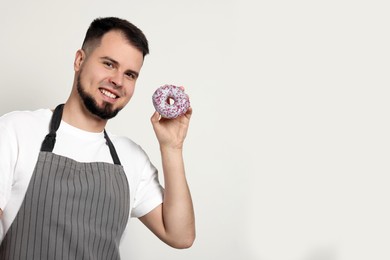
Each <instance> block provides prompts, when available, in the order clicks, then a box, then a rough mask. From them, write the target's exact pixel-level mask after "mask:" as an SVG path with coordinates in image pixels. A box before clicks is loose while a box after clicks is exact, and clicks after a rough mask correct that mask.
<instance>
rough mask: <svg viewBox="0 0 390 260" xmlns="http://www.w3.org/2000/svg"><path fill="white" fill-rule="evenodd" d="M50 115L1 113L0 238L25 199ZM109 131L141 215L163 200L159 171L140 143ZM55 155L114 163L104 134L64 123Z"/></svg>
mask: <svg viewBox="0 0 390 260" xmlns="http://www.w3.org/2000/svg"><path fill="white" fill-rule="evenodd" d="M52 114H53V113H52V111H51V110H50V109H40V110H36V111H18V112H11V113H8V114H6V115H4V116H2V117H0V208H1V209H3V216H2V217H1V218H0V242H1V241H2V240H3V238H4V236H5V233H6V232H7V230H8V229H9V227H10V226H11V224H12V222H13V220H14V218H15V217H16V214H17V212H18V210H19V208H20V206H21V204H22V202H23V199H24V196H25V193H26V191H27V187H28V184H29V181H30V179H31V176H32V173H33V171H34V168H35V164H36V162H37V159H38V155H39V152H40V148H41V144H42V141H43V139H44V138H45V136H46V135H47V133H48V132H49V124H50V119H51V116H52ZM107 134H108V136H109V137H110V139H111V141H112V143H113V144H114V146H115V149H116V152H117V154H118V157H119V160H120V161H121V164H122V166H123V168H124V171H125V173H126V176H127V180H128V182H129V187H130V214H131V217H141V216H143V215H145V214H147V213H148V212H150V211H151V210H152V209H154V208H155V207H157V206H158V205H160V204H161V203H162V200H163V188H162V187H161V185H160V183H159V181H158V175H157V170H156V168H155V167H154V166H153V165H152V164H151V162H150V160H149V158H148V156H147V155H146V153H145V152H144V151H143V150H142V148H141V147H140V146H139V145H137V144H136V143H134V142H133V141H131V140H130V139H128V138H126V137H121V136H116V135H113V134H111V133H110V132H107ZM53 153H55V154H58V155H62V156H65V157H68V158H71V159H73V160H76V161H79V162H108V163H113V161H112V157H111V154H110V151H109V148H108V146H107V144H106V140H105V138H104V133H103V132H101V133H91V132H87V131H84V130H80V129H78V128H75V127H73V126H71V125H69V124H67V123H65V122H64V121H62V122H61V124H60V127H59V129H58V131H57V137H56V143H55V146H54V150H53Z"/></svg>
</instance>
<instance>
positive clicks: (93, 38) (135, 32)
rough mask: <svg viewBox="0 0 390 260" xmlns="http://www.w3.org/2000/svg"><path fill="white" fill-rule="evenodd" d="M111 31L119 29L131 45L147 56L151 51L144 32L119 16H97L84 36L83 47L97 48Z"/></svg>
mask: <svg viewBox="0 0 390 260" xmlns="http://www.w3.org/2000/svg"><path fill="white" fill-rule="evenodd" d="M109 31H119V32H121V33H123V35H124V36H125V38H126V39H127V40H128V41H129V43H130V44H131V45H133V46H134V47H135V48H137V49H138V50H139V51H141V52H142V54H143V56H144V57H145V56H146V55H147V54H148V53H149V46H148V40H147V39H146V37H145V35H144V33H143V32H142V31H141V30H140V29H139V28H138V27H136V26H135V25H134V24H132V23H130V22H129V21H126V20H124V19H120V18H117V17H106V18H97V19H95V20H93V22H92V23H91V25H90V26H89V28H88V30H87V33H86V35H85V38H84V42H83V45H82V48H83V49H84V50H86V48H89V47H91V48H92V49H94V48H96V46H98V45H99V44H100V41H101V39H102V37H103V35H104V34H106V33H107V32H109Z"/></svg>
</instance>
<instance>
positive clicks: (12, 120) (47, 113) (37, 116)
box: [0, 109, 52, 127]
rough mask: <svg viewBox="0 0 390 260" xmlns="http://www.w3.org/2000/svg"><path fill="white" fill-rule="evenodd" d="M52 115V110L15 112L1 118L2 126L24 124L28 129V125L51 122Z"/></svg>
mask: <svg viewBox="0 0 390 260" xmlns="http://www.w3.org/2000/svg"><path fill="white" fill-rule="evenodd" d="M51 113H52V112H51V110H50V109H38V110H35V111H13V112H9V113H7V114H4V115H3V116H1V117H0V124H1V125H2V126H14V125H19V124H23V125H24V126H25V127H28V125H27V123H32V122H37V123H41V122H42V121H50V118H51Z"/></svg>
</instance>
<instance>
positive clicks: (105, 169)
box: [0, 17, 195, 259]
mask: <svg viewBox="0 0 390 260" xmlns="http://www.w3.org/2000/svg"><path fill="white" fill-rule="evenodd" d="M148 52H149V50H148V42H147V40H146V38H145V36H144V35H143V33H142V31H141V30H139V29H138V28H137V27H135V26H134V25H132V24H131V23H129V22H127V21H125V20H122V19H119V18H113V17H110V18H101V19H96V20H94V21H93V22H92V23H91V25H90V27H89V29H88V31H87V34H86V37H85V40H84V43H83V45H82V49H80V50H78V51H77V52H76V57H75V61H74V70H75V75H74V82H73V87H72V91H71V94H70V96H69V98H68V100H67V101H66V103H65V104H64V105H59V106H58V107H57V108H56V109H55V110H54V111H52V110H48V109H41V110H37V111H32V112H31V111H24V112H12V113H9V114H7V115H4V116H3V117H1V118H0V156H1V160H0V184H1V186H0V209H1V217H0V222H1V225H0V239H1V241H2V242H1V246H0V259H65V258H66V259H119V250H118V245H119V241H120V239H121V236H122V234H123V230H124V228H125V226H126V223H127V220H128V216H129V212H131V216H133V217H138V218H139V219H140V220H141V221H142V222H143V223H144V224H145V225H146V226H147V227H148V228H149V229H150V230H151V231H152V232H153V233H154V234H156V235H157V236H158V237H159V238H160V239H161V240H162V241H164V242H165V243H167V244H168V245H170V246H172V247H175V248H188V247H190V246H191V245H192V243H193V241H194V239H195V224H194V212H193V206H192V201H191V196H190V192H189V189H188V186H187V182H186V177H185V172H184V163H183V157H182V149H183V142H184V139H185V137H186V133H187V129H188V126H189V121H190V117H191V113H192V110H191V108H190V109H189V110H188V112H187V113H186V114H185V115H183V116H180V117H178V118H176V119H170V120H168V119H164V118H161V117H160V115H159V114H158V113H157V112H155V113H154V114H153V116H152V117H151V122H152V125H153V129H154V131H155V133H156V136H157V139H158V142H159V145H160V151H161V157H162V166H163V174H164V183H165V189H162V187H161V186H160V184H159V182H158V177H157V172H156V169H155V168H154V166H153V165H152V164H151V163H150V161H149V159H148V157H147V155H146V154H145V153H144V152H143V150H142V149H141V148H140V147H139V146H138V145H136V144H135V143H133V142H132V141H131V140H129V139H127V138H125V137H120V136H115V135H113V134H111V133H107V132H106V131H105V130H104V128H105V125H106V123H107V120H109V119H110V118H112V117H114V116H115V115H116V114H117V113H118V112H119V111H120V110H121V109H122V108H123V107H124V106H125V105H126V104H127V103H128V102H129V100H130V99H131V97H132V95H133V92H134V87H135V83H136V80H137V78H138V76H139V73H140V70H141V67H142V64H143V60H144V57H145V55H147V54H148Z"/></svg>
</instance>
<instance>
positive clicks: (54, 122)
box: [41, 104, 64, 152]
mask: <svg viewBox="0 0 390 260" xmlns="http://www.w3.org/2000/svg"><path fill="white" fill-rule="evenodd" d="M63 110H64V104H60V105H58V106H57V107H56V109H54V112H53V116H52V117H51V122H50V132H49V133H48V134H47V135H46V137H45V140H43V142H42V146H41V151H42V152H52V151H53V149H54V144H55V143H56V132H57V130H58V128H59V127H60V123H61V118H62V111H63Z"/></svg>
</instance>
